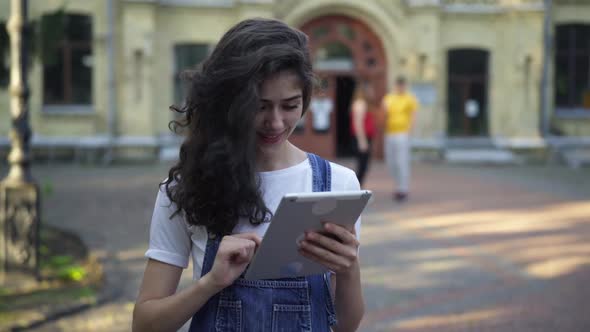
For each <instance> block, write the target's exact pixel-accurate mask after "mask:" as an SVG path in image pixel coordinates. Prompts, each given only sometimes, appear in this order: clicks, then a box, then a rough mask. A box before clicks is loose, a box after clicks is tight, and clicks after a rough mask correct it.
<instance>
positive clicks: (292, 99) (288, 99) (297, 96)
mask: <svg viewBox="0 0 590 332" xmlns="http://www.w3.org/2000/svg"><path fill="white" fill-rule="evenodd" d="M299 98H302V97H301V95H296V96H293V97H289V98H285V99H282V100H281V102H289V101H294V100H297V99H299ZM260 101H262V102H265V103H268V102H272V100H268V99H262V98H261V99H260Z"/></svg>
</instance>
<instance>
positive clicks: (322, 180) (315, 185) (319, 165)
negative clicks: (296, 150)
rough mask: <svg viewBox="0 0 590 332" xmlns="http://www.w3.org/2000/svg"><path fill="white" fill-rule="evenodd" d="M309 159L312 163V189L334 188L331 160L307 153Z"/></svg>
mask: <svg viewBox="0 0 590 332" xmlns="http://www.w3.org/2000/svg"><path fill="white" fill-rule="evenodd" d="M307 159H308V160H309V164H310V165H311V172H312V191H314V192H317V191H330V190H332V169H331V168H330V162H329V161H327V160H325V159H323V158H322V157H320V156H318V155H315V154H313V153H309V152H308V153H307Z"/></svg>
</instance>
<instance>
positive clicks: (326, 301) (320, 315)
mask: <svg viewBox="0 0 590 332" xmlns="http://www.w3.org/2000/svg"><path fill="white" fill-rule="evenodd" d="M307 157H308V159H309V164H310V165H311V172H312V191H314V192H318V191H331V190H332V168H331V167H330V162H329V161H327V160H325V159H323V158H321V157H320V156H318V155H315V154H313V153H307ZM306 279H307V281H308V282H309V285H310V289H311V291H310V296H311V301H312V303H313V304H314V305H316V306H318V307H319V308H324V309H323V310H321V309H320V310H317V309H316V310H312V322H314V323H313V325H314V327H315V328H316V329H318V330H320V331H324V330H325V331H330V326H332V325H335V324H336V323H337V320H336V315H335V310H334V304H333V303H332V299H331V297H332V296H331V294H330V273H329V272H327V273H324V274H316V275H311V276H307V277H306Z"/></svg>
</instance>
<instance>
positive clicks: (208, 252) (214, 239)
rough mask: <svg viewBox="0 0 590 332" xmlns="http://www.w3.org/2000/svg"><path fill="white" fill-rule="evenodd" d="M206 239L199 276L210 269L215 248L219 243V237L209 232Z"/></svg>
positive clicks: (215, 251) (213, 259) (215, 253)
mask: <svg viewBox="0 0 590 332" xmlns="http://www.w3.org/2000/svg"><path fill="white" fill-rule="evenodd" d="M208 235H209V238H208V239H207V247H206V249H205V257H204V258H203V268H202V269H201V277H202V276H204V275H205V274H206V273H208V272H209V271H211V268H212V267H213V262H214V261H215V255H217V249H219V243H220V241H221V239H220V238H219V237H218V236H216V235H215V234H211V233H209V234H208Z"/></svg>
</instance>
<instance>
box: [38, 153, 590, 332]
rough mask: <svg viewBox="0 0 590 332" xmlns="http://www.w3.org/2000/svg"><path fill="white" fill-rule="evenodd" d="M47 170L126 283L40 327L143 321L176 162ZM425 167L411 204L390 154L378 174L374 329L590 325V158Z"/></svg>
mask: <svg viewBox="0 0 590 332" xmlns="http://www.w3.org/2000/svg"><path fill="white" fill-rule="evenodd" d="M345 164H348V162H346V161H345ZM33 172H34V174H35V176H36V177H37V178H38V180H39V182H46V181H50V182H51V183H52V185H53V187H54V194H53V195H52V196H51V197H48V198H46V199H45V201H44V202H43V220H45V221H47V222H49V223H51V224H54V225H57V226H60V227H65V228H67V229H70V230H72V231H74V232H76V233H78V234H80V235H81V237H82V238H83V240H84V241H85V242H86V243H87V244H88V246H89V247H90V249H91V250H92V252H93V254H95V255H97V256H98V257H100V258H101V261H102V262H103V264H104V268H105V274H106V275H107V283H108V284H107V287H108V288H109V289H110V291H111V292H112V293H111V294H112V300H111V301H110V302H108V303H106V304H104V305H102V306H99V307H96V308H92V309H90V310H86V311H84V312H81V313H79V314H78V315H75V316H70V317H66V318H63V319H60V320H57V321H55V322H50V323H47V324H44V325H42V326H40V327H39V328H37V329H35V330H34V331H130V321H131V312H132V309H133V302H134V300H135V296H136V294H137V290H138V287H139V283H140V282H141V276H142V273H143V268H144V264H145V259H144V257H143V253H144V251H145V249H146V246H147V239H148V230H149V221H150V217H151V212H152V208H153V204H154V199H155V195H156V191H157V183H158V182H159V181H160V180H161V179H162V178H164V177H165V176H166V174H167V168H166V166H165V165H157V166H118V167H111V168H107V169H101V168H76V167H73V166H64V167H45V166H41V167H39V166H38V167H36V168H35V169H34V170H33ZM413 180H414V183H413V192H412V196H411V197H410V200H409V201H408V202H407V203H405V204H402V205H400V204H394V203H393V202H392V200H391V180H390V178H389V176H388V175H387V174H386V172H385V167H384V165H383V164H382V163H375V164H373V165H372V168H371V171H370V173H369V178H368V183H367V189H371V190H373V191H374V192H375V200H374V201H373V203H372V205H371V206H370V207H369V208H368V209H367V211H366V213H365V216H364V219H363V230H362V234H361V242H362V247H361V263H362V267H363V268H362V275H363V287H364V293H365V297H366V302H367V313H366V315H365V318H364V321H363V324H362V327H361V329H360V330H361V331H393V330H395V331H449V332H451V331H453V332H455V331H502V332H504V331H519V332H520V331H543V332H544V331H547V332H549V331H551V332H552V331H572V332H574V331H575V332H578V331H590V317H589V316H588V315H587V314H586V311H587V308H588V307H589V306H590V288H589V287H588V286H587V285H588V282H589V281H590V242H589V241H588V237H589V236H590V171H589V170H588V169H582V170H578V171H571V170H568V169H559V168H556V169H547V168H543V167H503V168H484V167H479V168H477V167H458V166H447V165H432V164H417V165H416V167H415V168H414V175H413ZM190 271H191V270H190V269H189V270H187V271H186V272H185V273H184V274H183V278H182V284H181V287H183V286H184V285H186V284H188V283H189V282H190V279H191V277H192V276H191V275H190V274H191V273H190Z"/></svg>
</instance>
